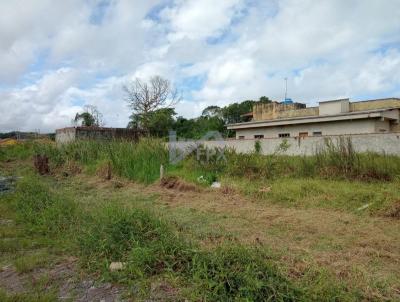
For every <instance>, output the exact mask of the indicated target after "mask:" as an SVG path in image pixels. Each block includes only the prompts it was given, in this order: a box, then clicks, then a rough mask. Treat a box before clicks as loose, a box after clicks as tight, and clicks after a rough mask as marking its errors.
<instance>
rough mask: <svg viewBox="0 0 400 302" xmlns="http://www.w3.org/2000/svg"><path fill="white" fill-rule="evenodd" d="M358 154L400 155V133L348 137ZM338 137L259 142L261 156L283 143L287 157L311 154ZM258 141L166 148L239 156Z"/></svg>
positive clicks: (189, 143) (193, 143)
mask: <svg viewBox="0 0 400 302" xmlns="http://www.w3.org/2000/svg"><path fill="white" fill-rule="evenodd" d="M343 137H350V138H351V141H352V143H353V146H354V148H355V150H356V151H357V152H361V153H362V152H376V153H381V154H382V153H385V154H390V155H400V133H378V134H360V135H348V136H343ZM339 138H340V136H321V137H304V138H300V137H291V138H270V139H260V140H259V141H260V143H261V149H262V153H263V154H265V155H269V154H274V153H276V152H279V150H280V146H282V144H283V143H284V144H286V145H289V147H288V149H287V150H286V151H285V152H284V154H286V155H313V154H315V152H316V150H317V148H323V147H324V146H325V140H326V139H332V140H333V142H334V143H336V141H337V140H338V139H339ZM256 141H257V139H246V140H226V141H205V142H199V141H197V142H196V141H182V142H180V141H178V142H176V143H173V144H171V145H169V146H170V147H171V146H172V147H173V148H177V149H179V150H182V151H187V150H189V149H190V148H194V147H195V146H196V144H203V145H204V146H205V147H207V148H214V147H217V148H224V147H225V148H232V149H234V150H236V152H239V153H251V152H254V145H255V142H256Z"/></svg>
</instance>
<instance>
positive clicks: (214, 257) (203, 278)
mask: <svg viewBox="0 0 400 302" xmlns="http://www.w3.org/2000/svg"><path fill="white" fill-rule="evenodd" d="M192 277H193V279H194V280H195V282H196V283H197V284H200V289H201V290H200V291H201V296H202V297H203V299H204V300H205V301H297V300H298V298H299V297H300V296H301V292H300V291H299V290H297V289H295V288H294V287H293V286H292V285H291V284H290V282H289V281H288V280H287V279H286V278H284V277H283V276H282V275H280V274H279V273H278V272H277V269H276V268H275V267H274V266H273V265H272V264H271V263H269V262H268V261H267V260H266V256H265V255H264V254H263V252H261V251H260V250H257V249H254V248H246V247H244V246H240V245H231V246H223V247H218V248H217V249H216V250H213V251H209V252H202V253H199V254H197V255H195V257H194V260H193V266H192Z"/></svg>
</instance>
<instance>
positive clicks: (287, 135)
mask: <svg viewBox="0 0 400 302" xmlns="http://www.w3.org/2000/svg"><path fill="white" fill-rule="evenodd" d="M278 137H279V138H288V137H290V133H288V132H285V133H278Z"/></svg>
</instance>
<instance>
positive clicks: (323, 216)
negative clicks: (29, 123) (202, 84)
mask: <svg viewBox="0 0 400 302" xmlns="http://www.w3.org/2000/svg"><path fill="white" fill-rule="evenodd" d="M331 152H332V153H331V154H325V155H324V157H320V158H317V157H316V158H288V157H284V156H282V155H279V156H275V157H263V156H260V155H257V154H253V155H249V156H241V155H236V154H233V153H229V154H227V158H228V164H227V165H221V166H219V165H218V164H217V163H211V164H198V162H196V161H195V160H194V158H193V157H190V158H189V159H187V160H186V161H184V162H183V163H181V164H180V165H178V166H168V164H167V153H166V152H165V150H164V149H163V148H162V145H161V144H160V143H159V142H157V141H146V142H142V143H141V144H139V145H130V144H127V143H113V144H103V145H102V146H99V145H97V144H95V143H86V142H85V143H78V144H76V145H70V146H65V147H63V148H62V149H57V148H55V147H54V146H53V145H52V144H51V143H48V144H45V143H41V144H40V145H35V144H32V145H31V144H28V145H17V146H11V147H10V148H7V149H0V168H1V174H2V175H16V176H21V177H23V178H21V179H19V180H18V181H17V186H16V188H15V191H14V193H7V194H3V195H0V216H1V217H0V222H1V223H0V233H1V241H0V251H1V258H0V265H1V267H2V270H1V272H0V280H1V281H0V287H1V288H2V289H1V290H0V300H5V301H8V300H9V301H53V300H55V299H61V298H69V299H72V300H74V299H75V300H79V299H85V297H86V300H90V299H92V300H93V301H98V300H101V299H106V300H107V299H111V301H112V300H114V299H116V298H117V297H120V298H123V299H127V300H130V299H131V300H139V301H140V300H146V299H150V300H154V301H168V300H169V301H177V300H178V301H179V300H182V301H184V300H185V299H187V300H190V301H199V300H200V301H202V300H203V301H265V300H269V301H359V300H370V301H373V300H387V301H393V300H399V299H400V286H399V284H400V282H399V280H400V220H399V212H400V204H399V203H400V186H399V184H400V181H399V178H398V175H399V174H398V171H399V170H398V169H399V168H398V167H400V165H399V162H400V160H399V159H398V158H395V157H385V156H383V157H380V156H377V155H371V154H370V155H356V154H353V153H351V152H348V150H347V151H346V152H345V153H346V154H342V155H340V154H339V155H338V154H337V152H336V151H335V150H333V151H332V150H331ZM334 152H336V154H333V153H334ZM34 153H42V154H43V153H44V154H47V155H48V156H49V157H50V163H51V171H52V174H51V175H49V176H39V175H37V174H36V173H35V172H34V171H33V168H32V160H31V156H32V154H34ZM320 156H322V154H320ZM337 156H345V158H346V160H347V162H346V164H345V165H343V164H342V162H341V161H338V162H335V160H336V159H337ZM366 159H367V161H368V162H366ZM161 163H163V164H166V170H167V176H168V178H167V179H166V180H164V181H163V182H162V183H160V182H159V181H158V173H159V165H160V164H161ZM110 169H111V175H112V176H111V179H109V178H110V177H109V176H110V171H109V170H110ZM240 171H241V172H240ZM177 176H179V178H176V177H177ZM199 176H204V177H203V178H204V179H206V183H205V182H204V181H201V182H200V183H198V181H197V179H198V177H199ZM203 178H202V179H203ZM215 179H218V180H219V181H221V182H222V184H223V187H222V188H221V189H220V190H212V189H210V188H208V186H207V181H212V180H215ZM111 262H123V264H124V265H123V269H122V270H119V271H114V272H110V270H109V264H110V263H111Z"/></svg>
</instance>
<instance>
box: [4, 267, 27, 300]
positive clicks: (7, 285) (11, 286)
mask: <svg viewBox="0 0 400 302" xmlns="http://www.w3.org/2000/svg"><path fill="white" fill-rule="evenodd" d="M0 288H2V289H4V290H6V291H7V292H9V293H13V294H15V293H22V292H24V291H25V286H24V281H23V279H22V278H21V276H20V275H19V274H18V272H17V271H16V270H15V269H14V267H12V266H11V265H8V266H5V267H3V268H2V269H1V271H0Z"/></svg>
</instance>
